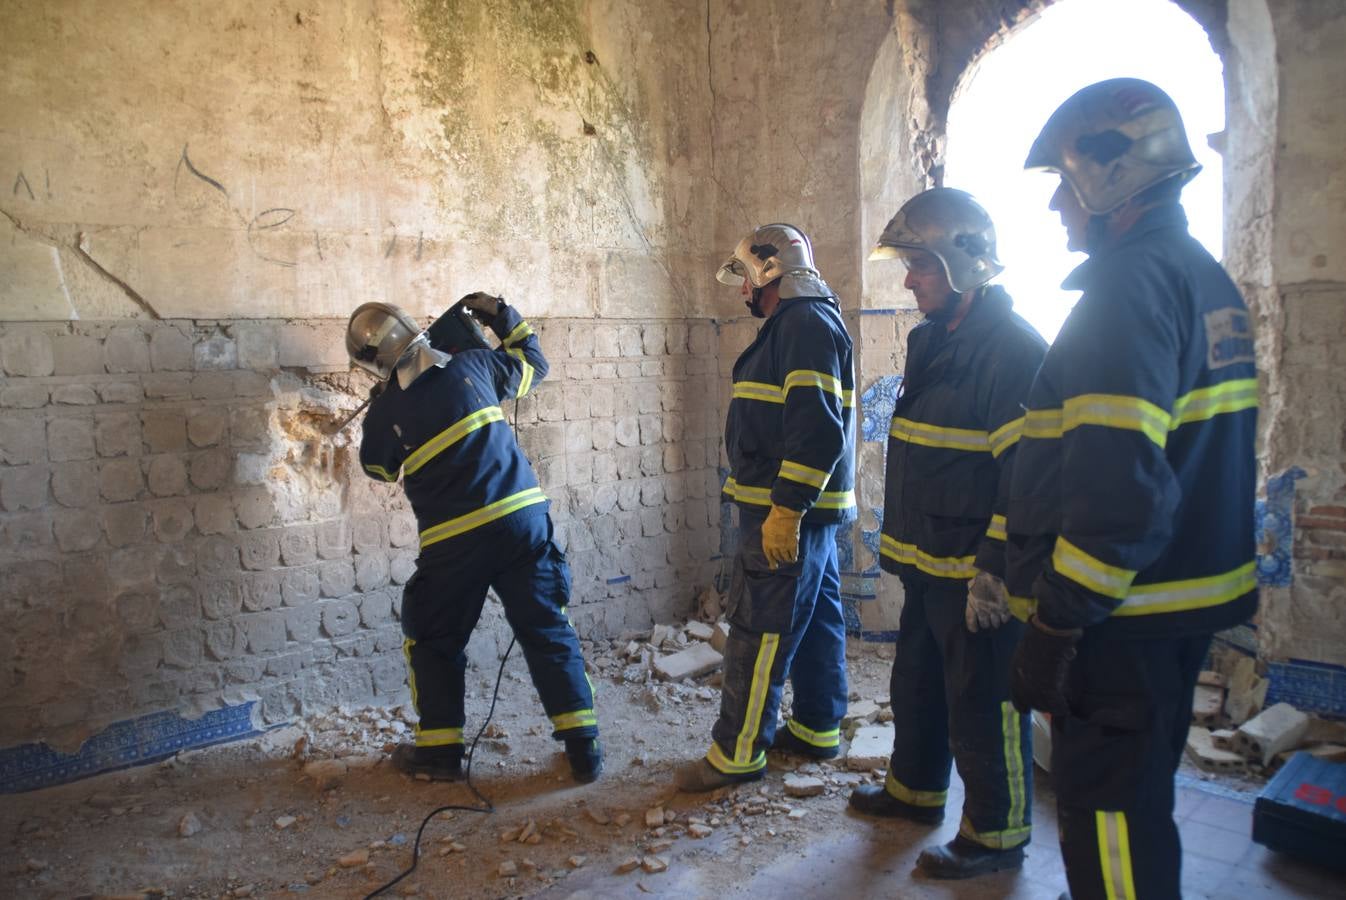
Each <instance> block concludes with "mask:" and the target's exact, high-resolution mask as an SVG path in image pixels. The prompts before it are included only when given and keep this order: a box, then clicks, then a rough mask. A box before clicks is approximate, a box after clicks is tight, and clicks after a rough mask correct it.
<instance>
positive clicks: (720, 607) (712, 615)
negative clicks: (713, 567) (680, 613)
mask: <svg viewBox="0 0 1346 900" xmlns="http://www.w3.org/2000/svg"><path fill="white" fill-rule="evenodd" d="M723 612H724V597H723V595H721V594H720V592H719V591H717V590H715V588H714V587H708V588H706V589H705V590H704V591H702V592H701V593H700V594H699V595H698V596H697V598H696V616H697V618H698V619H701V620H703V621H706V622H714V621H715V620H716V619H718V618H719V617H720V615H721V614H722V613H723Z"/></svg>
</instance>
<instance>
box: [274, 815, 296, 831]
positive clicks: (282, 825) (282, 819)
mask: <svg viewBox="0 0 1346 900" xmlns="http://www.w3.org/2000/svg"><path fill="white" fill-rule="evenodd" d="M298 821H299V820H298V819H296V818H295V817H294V816H278V817H277V818H276V821H275V822H273V823H272V824H273V825H275V826H276V828H277V829H278V830H280V831H284V830H285V829H287V828H289V827H290V826H291V825H293V824H294V823H295V822H298Z"/></svg>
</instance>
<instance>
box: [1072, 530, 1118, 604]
mask: <svg viewBox="0 0 1346 900" xmlns="http://www.w3.org/2000/svg"><path fill="white" fill-rule="evenodd" d="M1052 568H1054V569H1056V571H1057V572H1059V573H1060V574H1062V575H1064V576H1065V577H1066V578H1069V579H1070V580H1071V581H1073V582H1075V583H1076V584H1080V585H1083V586H1084V587H1087V588H1088V589H1089V590H1091V591H1093V592H1094V593H1096V594H1102V595H1103V596H1104V597H1111V598H1113V599H1114V600H1122V599H1124V598H1125V597H1126V594H1127V591H1128V590H1129V589H1130V587H1131V582H1132V580H1133V579H1134V578H1135V577H1136V571H1135V570H1134V569H1119V568H1118V567H1117V566H1110V565H1108V564H1107V563H1105V562H1103V561H1102V560H1100V559H1097V558H1095V557H1093V556H1090V555H1089V554H1088V553H1085V552H1084V551H1083V550H1081V549H1080V548H1079V547H1076V546H1075V545H1074V544H1072V543H1071V542H1070V541H1068V540H1066V539H1065V538H1063V537H1059V536H1058V537H1057V539H1056V548H1055V549H1054V550H1053V551H1052Z"/></svg>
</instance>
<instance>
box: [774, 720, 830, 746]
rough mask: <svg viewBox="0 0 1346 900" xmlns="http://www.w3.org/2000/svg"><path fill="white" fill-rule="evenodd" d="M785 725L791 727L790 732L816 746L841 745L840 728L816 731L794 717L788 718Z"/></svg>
mask: <svg viewBox="0 0 1346 900" xmlns="http://www.w3.org/2000/svg"><path fill="white" fill-rule="evenodd" d="M785 727H786V728H788V729H790V733H791V734H793V735H794V736H795V737H797V738H799V739H800V740H801V741H803V742H804V743H806V744H811V745H813V746H814V747H839V746H841V729H840V728H833V729H832V730H831V731H814V730H813V729H811V728H805V727H804V726H803V725H800V724H799V723H798V722H796V721H795V720H794V719H793V718H791V719H788V720H786V722H785Z"/></svg>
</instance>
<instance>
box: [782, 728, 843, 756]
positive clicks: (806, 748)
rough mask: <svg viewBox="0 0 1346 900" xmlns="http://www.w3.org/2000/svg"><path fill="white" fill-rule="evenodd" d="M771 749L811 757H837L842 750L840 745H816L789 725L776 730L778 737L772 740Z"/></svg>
mask: <svg viewBox="0 0 1346 900" xmlns="http://www.w3.org/2000/svg"><path fill="white" fill-rule="evenodd" d="M771 749H772V750H779V751H780V752H781V753H793V754H794V755H795V756H807V757H809V758H810V759H836V757H837V754H839V753H840V752H841V747H840V746H836V747H815V746H814V745H813V744H810V743H809V742H808V741H806V740H803V739H802V738H800V737H799V736H798V735H796V734H795V733H794V732H793V731H791V730H790V729H789V728H788V727H786V728H779V729H777V730H776V737H775V740H773V741H772V742H771Z"/></svg>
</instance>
